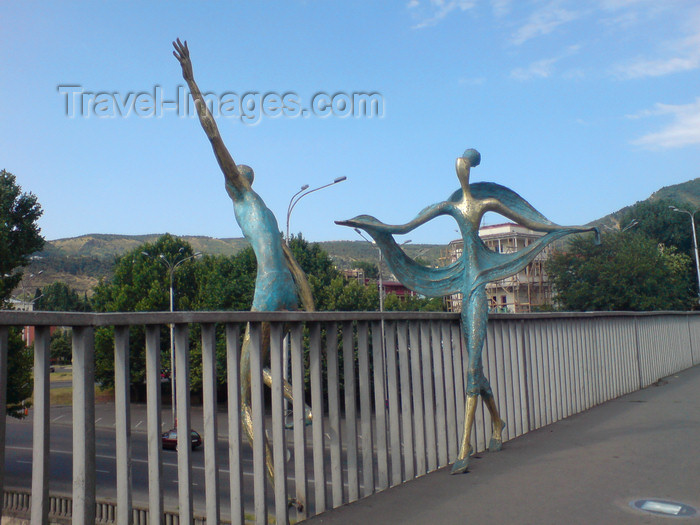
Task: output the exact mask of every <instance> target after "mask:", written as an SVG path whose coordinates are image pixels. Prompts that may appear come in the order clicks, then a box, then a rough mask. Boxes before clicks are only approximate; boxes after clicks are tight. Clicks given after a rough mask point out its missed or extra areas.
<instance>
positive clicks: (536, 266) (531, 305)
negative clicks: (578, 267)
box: [446, 223, 553, 313]
mask: <svg viewBox="0 0 700 525" xmlns="http://www.w3.org/2000/svg"><path fill="white" fill-rule="evenodd" d="M543 235H544V233H542V232H536V231H532V230H530V229H528V228H525V227H524V226H520V225H518V224H513V223H506V224H494V225H493V226H483V227H481V228H480V229H479V237H480V238H481V240H482V241H484V244H486V246H487V247H488V248H490V249H491V250H493V251H495V252H497V253H513V252H516V251H519V250H522V249H523V248H525V247H526V246H529V245H530V244H531V243H532V242H533V241H534V240H535V239H537V238H539V237H542V236H543ZM463 248H464V243H463V241H462V239H458V240H455V241H452V242H451V243H450V244H449V245H448V247H447V257H446V259H447V261H448V263H451V262H454V261H456V260H457V259H458V258H459V257H461V255H462V250H463ZM552 251H553V247H552V245H548V246H547V247H546V248H545V249H544V250H542V251H541V252H540V253H539V254H538V255H537V256H536V257H535V259H534V260H533V261H532V262H531V263H530V264H528V265H527V266H526V267H525V268H524V269H523V270H522V271H521V272H519V273H517V274H515V275H513V276H511V277H508V278H506V279H502V280H500V281H494V282H491V283H489V284H488V285H486V296H487V297H488V299H489V311H491V312H510V313H517V312H531V311H533V310H537V309H538V308H540V307H542V306H545V305H549V304H551V298H552V286H551V283H550V282H549V280H548V279H547V275H546V274H545V272H544V262H545V261H546V260H547V258H548V257H549V256H550V255H551V253H552ZM461 299H462V294H454V295H452V296H449V297H447V308H448V310H449V311H451V312H459V311H461V308H462V300H461Z"/></svg>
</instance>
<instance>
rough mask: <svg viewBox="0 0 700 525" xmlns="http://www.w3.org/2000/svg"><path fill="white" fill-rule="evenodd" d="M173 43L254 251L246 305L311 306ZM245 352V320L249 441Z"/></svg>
mask: <svg viewBox="0 0 700 525" xmlns="http://www.w3.org/2000/svg"><path fill="white" fill-rule="evenodd" d="M173 47H174V48H175V51H173V55H175V58H177V60H178V61H179V62H180V66H181V67H182V76H183V78H184V79H185V81H186V82H187V86H188V87H189V89H190V94H191V95H192V98H193V99H194V103H195V106H196V108H197V114H198V116H199V121H200V123H201V124H202V128H204V132H205V133H206V135H207V138H209V141H210V142H211V145H212V149H213V150H214V155H215V156H216V160H217V162H218V163H219V167H220V168H221V171H222V172H223V174H224V179H225V182H226V191H227V192H228V194H229V196H230V197H231V200H232V201H233V210H234V214H235V216H236V221H237V222H238V225H239V226H240V228H241V230H242V231H243V235H244V236H245V238H246V240H247V241H248V242H249V243H250V245H251V246H252V248H253V251H254V252H255V258H256V261H257V276H256V279H255V293H254V296H253V305H252V307H251V311H253V312H273V311H281V310H297V309H298V306H299V300H300V301H301V303H302V306H303V307H304V309H306V310H313V309H314V305H313V297H312V295H311V288H310V286H309V284H308V281H307V280H306V276H305V274H304V272H303V271H302V269H301V267H300V266H299V264H298V263H297V262H296V260H295V259H294V256H293V255H292V252H291V250H290V249H289V246H288V245H287V243H286V242H284V241H283V240H282V235H281V233H280V230H279V227H278V225H277V220H276V219H275V216H274V214H273V213H272V211H270V209H269V208H268V207H267V206H266V205H265V202H264V201H263V200H262V198H261V197H260V196H259V195H258V194H257V193H256V192H255V191H254V190H253V188H252V184H253V170H252V169H251V168H250V167H249V166H245V165H237V164H236V163H235V162H234V160H233V157H232V156H231V154H230V153H229V151H228V149H227V148H226V146H225V145H224V141H223V140H222V138H221V135H220V133H219V129H218V127H217V125H216V122H215V121H214V118H213V116H212V114H211V113H210V111H209V109H208V108H207V105H206V103H205V101H204V98H203V97H202V93H201V92H200V90H199V87H198V86H197V84H196V83H195V81H194V74H193V72H192V61H191V60H190V52H189V49H188V47H187V42H186V41H185V42H184V43H182V42H180V39H178V40H177V41H176V42H173ZM297 293H298V297H297ZM269 346H270V326H269V323H263V332H262V343H261V347H262V352H263V355H262V360H263V362H264V361H265V359H266V358H267V354H268V352H269ZM250 352H251V343H250V325H248V326H247V327H246V333H245V336H244V338H243V346H242V348H241V385H240V386H241V420H242V423H243V429H244V431H245V433H246V435H247V437H248V440H249V442H250V444H251V446H252V444H253V441H254V439H255V436H254V433H253V421H252V411H251V390H250V387H251V383H250ZM263 380H264V382H265V384H267V386H270V385H271V383H272V379H271V375H270V371H269V369H265V370H264V371H263ZM283 391H284V396H285V397H286V398H287V399H289V400H290V401H292V402H293V399H292V390H291V387H290V385H289V384H288V383H286V381H285V384H284V386H283ZM300 402H303V400H301V401H300ZM305 419H306V422H307V423H310V421H311V412H310V410H309V409H308V407H306V408H305ZM262 438H263V439H265V463H266V467H267V471H268V474H269V475H270V481H271V482H272V481H273V480H274V468H273V463H272V453H271V450H270V447H269V444H268V443H267V439H266V437H265V436H262Z"/></svg>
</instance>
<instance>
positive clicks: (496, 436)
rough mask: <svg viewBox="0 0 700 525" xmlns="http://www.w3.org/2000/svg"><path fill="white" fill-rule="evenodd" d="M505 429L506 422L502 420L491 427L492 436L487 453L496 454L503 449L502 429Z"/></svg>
mask: <svg viewBox="0 0 700 525" xmlns="http://www.w3.org/2000/svg"><path fill="white" fill-rule="evenodd" d="M504 428H506V422H505V421H503V420H502V419H499V420H498V423H494V425H493V434H492V435H491V441H490V442H489V452H498V451H499V450H501V448H503V429H504Z"/></svg>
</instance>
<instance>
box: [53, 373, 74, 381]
mask: <svg viewBox="0 0 700 525" xmlns="http://www.w3.org/2000/svg"><path fill="white" fill-rule="evenodd" d="M72 380H73V372H72V371H70V370H66V371H62V372H54V373H52V374H51V375H49V381H50V382H51V383H53V382H54V381H72Z"/></svg>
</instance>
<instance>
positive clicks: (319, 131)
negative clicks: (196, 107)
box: [0, 0, 700, 243]
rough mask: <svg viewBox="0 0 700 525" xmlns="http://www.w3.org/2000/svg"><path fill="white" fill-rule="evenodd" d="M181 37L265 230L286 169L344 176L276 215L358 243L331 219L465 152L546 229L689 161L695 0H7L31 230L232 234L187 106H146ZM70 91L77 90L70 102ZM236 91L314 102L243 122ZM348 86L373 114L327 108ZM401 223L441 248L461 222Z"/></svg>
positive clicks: (407, 215) (8, 98) (390, 218)
mask: <svg viewBox="0 0 700 525" xmlns="http://www.w3.org/2000/svg"><path fill="white" fill-rule="evenodd" d="M176 37H180V38H182V39H186V40H187V41H188V43H189V46H190V52H191V55H192V61H193V64H194V73H195V79H196V80H197V82H198V84H199V86H200V88H201V89H202V90H203V91H208V92H211V93H212V97H213V100H214V101H218V102H219V103H221V102H222V101H224V100H225V99H226V96H228V97H229V99H228V101H229V105H228V106H225V107H226V108H228V109H227V111H228V112H227V113H224V112H223V111H222V113H221V116H220V117H219V118H218V119H217V122H218V125H219V128H220V130H221V133H222V136H223V138H224V141H225V142H226V144H227V146H228V148H229V150H230V151H231V153H232V155H233V157H234V159H235V160H236V161H237V162H239V163H242V164H248V165H250V166H252V167H253V168H254V169H255V173H256V179H255V184H254V188H255V189H256V191H257V192H258V193H259V194H260V195H261V196H262V197H263V198H264V199H265V201H266V202H267V204H268V206H269V207H270V208H271V209H272V210H273V212H274V213H275V214H276V215H277V218H278V221H279V222H280V229H284V220H285V216H286V210H287V205H288V203H289V199H290V197H291V196H292V195H293V194H294V193H295V192H296V191H297V190H298V189H299V187H300V186H301V185H302V184H310V185H311V187H315V186H320V185H322V184H325V183H327V182H330V181H331V180H333V179H334V178H336V177H340V176H343V175H344V176H347V177H348V180H347V181H345V182H342V183H340V184H338V185H337V186H334V187H332V188H328V189H325V190H322V191H319V192H317V193H314V194H312V195H309V196H308V197H305V198H304V199H303V200H302V201H300V203H299V204H298V206H297V207H296V208H295V210H294V213H293V215H292V221H291V222H292V224H291V230H292V231H293V232H299V231H301V232H303V234H304V235H305V237H306V238H307V239H310V240H312V241H322V240H334V239H351V240H358V239H359V237H358V236H357V235H356V234H355V233H354V232H352V230H350V229H348V228H342V227H340V226H336V225H335V224H334V223H333V221H334V220H338V219H347V218H350V217H353V216H355V215H359V214H363V213H367V214H371V215H374V216H376V217H378V218H379V219H380V220H383V221H385V222H390V223H401V222H406V221H408V220H410V219H411V218H412V217H413V216H414V215H415V214H416V213H417V212H418V211H419V210H421V209H422V208H423V207H425V206H426V205H428V204H431V203H433V202H438V201H441V200H444V199H445V198H446V197H447V196H448V195H449V194H450V193H451V192H452V191H454V190H455V189H457V187H458V181H457V178H456V176H455V172H454V160H455V158H456V157H458V156H459V155H460V154H461V153H462V151H463V150H464V149H466V148H469V147H473V148H476V149H478V150H479V151H480V152H481V154H482V163H481V165H480V166H479V167H477V168H475V169H474V170H472V181H479V180H487V181H493V182H497V183H500V184H503V185H505V186H508V187H510V188H512V189H514V190H515V191H517V192H518V193H520V194H521V195H522V196H523V197H525V198H526V199H527V200H528V201H529V202H531V203H532V204H533V205H534V206H535V207H536V208H537V209H538V210H540V211H541V212H542V213H544V214H545V215H546V216H547V217H548V218H550V219H551V220H552V221H554V222H557V223H560V224H582V223H586V222H588V221H591V220H594V219H596V218H599V217H601V216H603V215H605V214H607V213H610V212H612V211H615V210H617V209H619V208H621V207H623V206H626V205H629V204H632V203H634V202H636V201H638V200H642V199H645V198H647V197H648V196H649V195H650V194H651V193H652V192H654V191H655V190H657V189H659V188H660V187H662V186H668V185H672V184H677V183H681V182H684V181H687V180H690V179H693V178H696V177H700V4H699V3H698V2H697V0H689V1H682V0H664V1H663V2H659V1H658V0H589V1H581V0H577V1H566V0H560V1H559V0H543V1H525V0H519V1H515V0H402V1H385V2H379V1H376V0H375V1H362V0H357V1H352V2H351V1H346V2H341V1H332V0H325V1H321V0H285V1H260V2H252V1H251V2H243V1H233V2H232V1H228V2H216V1H208V2H204V1H188V2H184V1H183V2H165V1H163V0H161V1H152V2H129V1H110V0H105V1H100V2H91V3H90V2H67V1H60V0H59V1H46V2H32V1H28V2H3V3H2V4H0V71H2V77H3V78H2V82H1V83H0V118H1V119H2V120H1V121H0V122H2V125H1V126H0V168H4V169H6V170H8V171H10V172H12V173H14V174H15V175H16V176H17V179H18V181H19V183H20V184H21V185H22V187H23V189H24V190H25V191H31V192H33V193H35V194H36V195H37V196H38V198H39V201H40V203H41V205H42V207H43V209H44V216H43V217H42V219H41V227H42V231H43V233H44V235H45V236H46V238H47V239H58V238H64V237H72V236H77V235H81V234H86V233H120V234H145V233H162V232H166V231H167V232H170V233H173V234H177V235H207V236H213V237H239V236H241V232H240V229H239V228H238V225H237V224H236V222H235V219H234V217H233V213H232V211H233V210H232V204H231V201H230V199H229V198H228V196H227V194H226V192H225V191H224V187H223V177H222V175H221V172H220V171H219V168H218V165H217V163H216V161H215V159H214V156H213V154H212V151H211V148H210V146H209V143H208V141H207V139H206V137H205V135H204V133H203V131H202V129H201V127H200V125H199V122H198V121H197V120H196V119H195V118H192V117H188V116H184V115H183V114H182V113H184V110H183V104H180V105H179V106H177V109H173V107H174V106H175V104H173V105H172V107H170V106H169V107H167V108H164V107H163V106H160V107H161V110H159V111H158V114H155V113H156V110H155V109H153V107H155V108H158V105H159V102H158V100H157V98H156V95H158V93H160V95H159V96H161V98H162V100H165V101H171V100H172V101H174V100H175V99H176V98H177V93H178V86H182V85H183V80H182V76H181V72H180V67H179V64H178V63H177V61H176V60H175V58H174V57H173V56H172V46H171V42H172V40H173V39H175V38H176ZM59 86H63V87H59ZM65 86H78V87H72V88H66V87H65ZM70 90H72V91H71V93H72V92H78V91H82V93H85V95H80V94H78V95H77V99H76V100H78V101H80V100H83V101H86V105H85V107H84V108H83V109H80V108H79V106H78V105H74V106H73V108H72V109H73V116H72V117H69V116H67V114H66V113H67V111H66V110H67V107H66V105H67V101H68V99H71V100H73V96H72V95H71V94H70V93H68V91H70ZM154 90H156V91H154ZM89 93H92V94H94V95H89ZM97 93H102V94H103V95H101V97H102V98H101V99H99V100H98V99H97V95H96V94H97ZM139 93H146V95H142V98H141V99H140V102H136V97H137V95H138V94H139ZM251 93H252V95H249V96H248V98H247V99H246V100H248V101H249V102H250V101H252V102H255V104H256V107H255V108H254V109H253V110H251V111H250V114H252V115H253V116H255V115H256V112H255V111H256V110H257V109H260V108H261V101H262V97H263V96H264V95H267V94H272V95H274V94H279V95H280V96H282V95H284V94H292V96H293V97H294V100H296V101H297V102H296V106H295V107H296V109H297V110H300V109H301V108H305V109H308V110H309V111H308V112H307V113H306V115H305V116H303V115H302V114H301V112H300V111H296V112H295V111H290V112H288V114H284V113H283V112H282V113H281V114H279V115H277V116H274V113H275V111H274V110H275V107H276V104H278V102H276V100H275V99H274V97H273V98H272V99H268V101H269V102H270V106H269V109H270V115H269V116H268V115H266V114H264V113H262V112H260V113H257V114H259V115H261V116H260V118H259V119H254V120H257V121H256V122H254V123H251V122H248V121H245V120H246V119H245V118H240V115H241V112H240V110H239V111H237V110H236V108H237V107H238V106H236V103H237V100H239V99H241V98H243V96H244V95H245V94H251ZM319 93H326V94H328V95H329V97H328V100H330V99H331V97H330V96H332V95H336V94H340V96H339V97H336V98H335V99H333V100H334V101H335V102H337V103H338V104H337V107H331V108H330V110H329V109H328V108H325V111H326V112H329V113H331V114H329V115H326V116H323V115H321V114H314V112H313V111H312V109H313V108H312V104H311V102H312V101H313V100H314V96H315V95H317V94H319ZM354 93H375V94H377V95H378V96H379V98H380V99H381V116H378V115H376V114H375V115H372V116H362V115H358V116H355V115H352V114H351V115H349V116H343V108H342V102H343V101H347V100H349V98H348V97H351V96H352V94H354ZM105 94H106V95H105ZM227 94H228V95H227ZM231 94H235V95H237V96H238V97H239V99H236V98H235V97H233V98H232V95H231ZM256 94H257V95H256ZM91 97H92V99H91ZM110 97H111V98H110ZM144 97H145V98H144ZM148 97H151V98H152V99H154V100H155V104H153V105H150V106H149V104H148V100H149V98H148ZM256 97H258V98H256ZM90 100H92V103H91V102H90ZM143 100H146V102H144V103H142V102H143ZM110 101H111V102H110ZM115 101H117V102H118V103H119V104H121V107H122V109H121V110H119V109H118V108H117V110H116V111H115V107H116V102H115ZM98 102H99V104H98ZM132 103H133V104H134V105H133V106H131V104H132ZM149 107H150V108H151V110H152V111H151V112H150V113H149V111H148V109H149ZM110 108H111V109H110ZM319 108H320V106H319ZM319 108H317V109H319ZM68 109H71V108H68ZM278 109H279V107H278ZM292 109H294V108H292ZM119 111H122V113H125V115H122V116H119ZM139 111H140V114H139ZM333 111H336V114H332V113H333ZM319 112H320V111H318V112H317V113H319ZM278 113H280V112H279V111H278ZM110 115H111V116H110ZM244 121H245V122H244ZM488 220H489V221H490V222H491V223H494V222H497V221H498V218H497V217H490V218H489V219H488ZM408 237H410V238H411V239H412V240H413V242H415V243H418V242H421V243H446V242H449V241H450V240H452V239H453V238H455V237H456V232H455V226H454V224H453V223H452V222H451V221H450V219H447V218H443V219H438V220H436V221H434V222H433V223H430V224H429V225H426V226H423V227H421V228H420V229H419V230H417V231H415V232H413V233H412V234H411V235H409V236H408Z"/></svg>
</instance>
